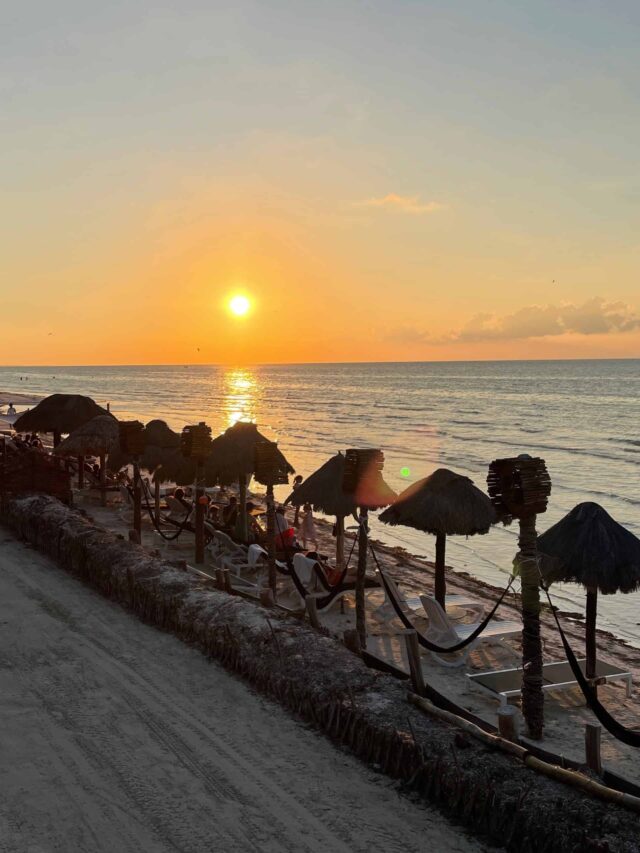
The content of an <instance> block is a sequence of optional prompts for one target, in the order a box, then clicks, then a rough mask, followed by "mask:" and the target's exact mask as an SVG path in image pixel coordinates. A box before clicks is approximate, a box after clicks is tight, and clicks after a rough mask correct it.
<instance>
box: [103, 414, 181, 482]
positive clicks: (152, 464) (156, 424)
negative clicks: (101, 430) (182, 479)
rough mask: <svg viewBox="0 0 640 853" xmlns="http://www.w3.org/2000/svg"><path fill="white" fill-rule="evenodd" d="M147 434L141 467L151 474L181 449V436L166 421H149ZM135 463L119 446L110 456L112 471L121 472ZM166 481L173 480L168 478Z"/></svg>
mask: <svg viewBox="0 0 640 853" xmlns="http://www.w3.org/2000/svg"><path fill="white" fill-rule="evenodd" d="M145 432H146V442H147V444H146V447H145V451H144V453H143V454H142V456H141V458H140V467H141V468H144V469H145V471H149V472H150V473H152V472H154V471H155V470H156V469H157V468H159V467H160V466H161V465H162V464H163V462H165V461H166V460H167V458H168V457H171V456H172V451H175V450H176V449H177V448H179V447H180V435H179V433H177V432H174V431H173V430H172V429H171V427H169V426H168V425H167V423H166V422H165V421H162V420H159V419H157V418H156V419H154V420H151V421H149V423H148V424H147V425H146V427H145ZM132 462H133V457H131V456H129V455H128V454H126V453H123V452H122V451H121V450H120V448H119V447H118V446H116V447H115V448H113V450H112V451H111V453H110V454H109V468H110V469H111V470H112V471H119V470H120V469H121V468H124V466H125V465H130V464H131V463H132ZM165 479H172V478H170V477H166V478H165Z"/></svg>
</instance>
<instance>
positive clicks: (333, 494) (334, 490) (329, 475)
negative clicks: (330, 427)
mask: <svg viewBox="0 0 640 853" xmlns="http://www.w3.org/2000/svg"><path fill="white" fill-rule="evenodd" d="M343 476H344V456H343V455H342V453H336V455H335V456H332V457H331V459H328V460H327V461H326V462H325V463H324V465H321V466H320V467H319V468H318V470H317V471H314V472H313V474H309V476H308V477H307V478H306V480H304V481H303V482H302V483H301V484H300V485H299V486H298V487H297V488H296V489H294V490H293V491H292V492H291V494H290V495H289V497H288V498H287V499H286V501H285V503H290V504H293V505H294V506H302V505H303V504H305V503H310V504H311V505H312V506H313V508H314V510H316V511H317V512H323V513H324V514H325V515H335V516H336V517H337V518H343V517H346V516H348V515H351V514H352V513H354V512H355V511H356V509H357V506H356V502H355V498H354V496H353V495H347V494H345V493H344V492H343V491H342V479H343Z"/></svg>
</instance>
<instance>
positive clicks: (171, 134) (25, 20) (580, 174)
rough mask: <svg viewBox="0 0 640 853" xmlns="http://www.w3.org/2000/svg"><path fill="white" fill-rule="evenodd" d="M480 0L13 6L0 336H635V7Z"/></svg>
mask: <svg viewBox="0 0 640 853" xmlns="http://www.w3.org/2000/svg"><path fill="white" fill-rule="evenodd" d="M187 6H189V4H187ZM495 6H496V7H500V8H496V9H494V10H493V12H491V13H490V12H489V10H487V15H486V16H483V17H482V18H479V17H477V15H476V13H475V11H474V10H475V9H476V8H477V7H475V6H474V4H473V3H471V2H467V0H461V2H460V3H459V4H453V5H452V4H449V3H445V2H444V0H442V2H436V0H429V2H425V3H424V4H412V3H404V2H400V3H399V4H397V6H396V7H395V11H394V15H393V16H392V17H389V16H387V15H386V14H384V12H383V10H380V9H378V8H377V7H376V8H373V7H372V8H371V9H368V11H367V13H366V27H363V23H364V20H363V18H362V15H364V11H358V9H356V6H355V5H354V7H353V8H351V7H350V6H349V5H348V4H347V6H345V5H344V4H340V3H337V2H336V3H334V2H328V3H327V4H326V7H323V14H322V15H320V16H319V17H318V16H315V13H314V8H315V7H312V6H309V7H308V9H307V12H308V14H307V15H305V16H300V15H299V14H298V10H299V7H297V6H295V5H294V4H290V3H287V2H286V0H283V2H282V3H278V4H276V5H275V6H274V7H273V8H272V9H270V11H269V14H268V15H266V12H265V11H264V10H262V9H261V8H260V7H259V6H256V5H255V4H253V3H251V2H249V0H238V3H237V4H234V6H233V8H231V7H230V8H228V9H222V7H220V8H218V6H217V5H216V4H212V6H211V8H207V9H205V8H203V7H201V6H200V5H198V4H194V6H193V8H190V9H189V11H190V14H188V15H187V14H184V11H185V10H184V4H180V5H178V4H175V7H174V5H173V4H172V3H171V2H169V3H168V4H166V8H164V11H163V12H162V14H161V13H159V12H157V10H155V11H154V7H152V6H150V5H148V4H147V3H145V2H143V0H136V2H132V4H131V5H130V6H129V7H127V9H124V8H123V9H120V8H115V7H114V8H111V7H105V8H104V9H103V10H102V12H101V13H100V15H97V13H95V11H94V13H92V14H89V12H88V11H87V13H86V14H83V15H80V14H79V13H78V7H77V6H76V5H75V4H73V3H72V2H71V0H63V2H62V3H61V4H60V5H59V6H58V5H57V6H56V8H55V10H53V9H52V8H51V7H50V6H48V5H47V4H44V3H42V6H41V9H40V15H41V17H42V26H41V27H40V28H38V29H36V30H34V29H33V27H32V26H31V24H32V21H30V19H29V15H30V12H29V11H28V10H23V11H21V10H17V11H16V15H15V18H14V19H12V20H11V22H9V24H8V27H7V28H6V31H5V35H4V36H0V38H4V42H3V44H2V45H0V46H3V47H4V57H5V63H6V74H5V77H4V78H3V79H4V80H5V83H6V86H5V88H6V91H7V98H6V99H5V100H6V113H7V116H6V117H7V127H8V128H9V131H8V133H7V136H6V144H5V145H4V153H3V159H2V163H1V164H0V173H1V177H2V195H3V204H2V206H1V207H0V211H1V212H0V227H1V228H2V232H3V237H4V240H3V252H2V256H1V257H0V364H25V365H26V364H60V365H62V364H131V363H143V364H144V363H147V364H154V363H212V362H223V363H260V362H305V361H312V362H314V361H352V360H353V361H376V360H421V359H425V360H427V359H446V360H455V359H494V358H495V359H503V358H582V357H638V356H640V300H639V299H638V295H637V294H638V287H637V280H638V271H639V247H638V238H637V234H638V233H639V232H638V225H639V224H640V223H639V221H638V220H639V212H640V208H639V207H638V205H637V199H638V197H639V195H638V185H637V180H636V177H635V176H636V174H637V151H638V144H639V143H640V119H638V114H637V110H636V102H635V97H634V92H635V89H634V86H635V84H636V83H637V55H636V49H635V48H636V46H635V42H634V40H633V39H631V38H630V33H631V32H632V31H633V28H631V29H629V28H628V27H627V26H626V24H625V22H624V21H623V20H621V19H619V18H617V17H615V16H613V15H609V14H608V12H607V9H606V8H604V7H603V8H595V7H594V8H591V7H590V8H589V9H585V10H583V14H581V16H580V18H579V19H576V18H575V16H569V17H568V18H567V17H566V16H565V15H564V13H563V12H562V10H561V9H557V8H556V7H553V8H552V7H549V8H548V9H547V8H546V7H545V8H544V9H543V8H542V7H541V8H539V9H535V10H530V14H523V13H522V12H521V10H519V9H517V8H515V6H514V5H513V4H509V3H506V2H505V3H502V2H497V3H496V4H495ZM630 14H631V12H630ZM265 16H266V17H265ZM263 18H264V20H263ZM267 19H268V20H267ZM267 26H268V28H269V32H270V34H271V35H270V39H269V40H265V39H264V38H263V33H264V31H265V27H267ZM211 33H215V34H216V38H215V39H212V38H209V37H207V36H205V34H211ZM472 34H473V35H472ZM45 36H46V37H45ZM393 45H402V48H403V49H402V50H391V49H389V50H388V51H387V53H381V51H382V50H383V48H385V47H393ZM64 46H66V47H65V49H64V50H63V49H62V47H64ZM598 51H599V53H598ZM381 57H382V58H381ZM602 57H606V62H604V61H603V60H602ZM374 58H375V61H374ZM238 290H242V291H244V292H246V293H247V294H248V295H250V296H251V298H252V301H253V310H252V312H251V314H250V316H248V317H246V318H243V319H241V320H239V319H236V318H232V317H231V316H230V315H229V313H228V311H227V310H226V308H225V305H226V302H227V300H228V298H229V296H230V295H231V294H233V293H234V292H236V291H238Z"/></svg>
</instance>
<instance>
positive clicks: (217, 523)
mask: <svg viewBox="0 0 640 853" xmlns="http://www.w3.org/2000/svg"><path fill="white" fill-rule="evenodd" d="M207 521H208V522H209V524H211V525H213V527H215V528H216V530H218V529H221V528H222V521H221V519H220V507H219V506H216V504H214V503H210V504H209V514H208V515H207Z"/></svg>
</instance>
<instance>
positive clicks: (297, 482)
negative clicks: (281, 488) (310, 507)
mask: <svg viewBox="0 0 640 853" xmlns="http://www.w3.org/2000/svg"><path fill="white" fill-rule="evenodd" d="M302 480H303V477H302V474H296V476H295V477H294V478H293V484H292V486H291V489H292V491H294V492H295V490H296V489H297V488H298V486H300V484H301V483H302ZM299 516H300V507H299V506H296V511H295V514H294V516H293V526H294V527H295V528H296V529H297V527H298V518H299Z"/></svg>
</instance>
